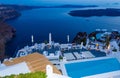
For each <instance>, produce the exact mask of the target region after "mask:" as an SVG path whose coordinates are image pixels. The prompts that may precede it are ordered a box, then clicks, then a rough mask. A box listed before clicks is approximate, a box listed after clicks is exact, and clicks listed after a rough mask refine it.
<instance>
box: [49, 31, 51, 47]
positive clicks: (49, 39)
mask: <svg viewBox="0 0 120 78" xmlns="http://www.w3.org/2000/svg"><path fill="white" fill-rule="evenodd" d="M49 44H50V45H51V44H52V35H51V33H49Z"/></svg>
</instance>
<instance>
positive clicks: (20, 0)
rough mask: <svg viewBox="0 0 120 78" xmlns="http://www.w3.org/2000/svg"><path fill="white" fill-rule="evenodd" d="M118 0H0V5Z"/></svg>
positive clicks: (110, 1)
mask: <svg viewBox="0 0 120 78" xmlns="http://www.w3.org/2000/svg"><path fill="white" fill-rule="evenodd" d="M116 2H119V3H120V0H0V3H7V4H9V3H11V4H28V5H29V4H31V5H38V4H40V5H54V4H55V5H56V4H105V3H116Z"/></svg>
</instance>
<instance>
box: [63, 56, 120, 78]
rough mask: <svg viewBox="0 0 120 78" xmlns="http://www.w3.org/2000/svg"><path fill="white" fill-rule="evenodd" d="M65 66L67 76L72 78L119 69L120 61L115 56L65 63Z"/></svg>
mask: <svg viewBox="0 0 120 78" xmlns="http://www.w3.org/2000/svg"><path fill="white" fill-rule="evenodd" d="M65 68H66V71H67V74H68V76H70V77H72V78H82V77H85V76H90V75H96V74H102V73H107V72H112V71H117V70H120V63H119V62H118V60H117V59H116V58H109V59H102V60H96V61H87V62H77V63H70V64H65Z"/></svg>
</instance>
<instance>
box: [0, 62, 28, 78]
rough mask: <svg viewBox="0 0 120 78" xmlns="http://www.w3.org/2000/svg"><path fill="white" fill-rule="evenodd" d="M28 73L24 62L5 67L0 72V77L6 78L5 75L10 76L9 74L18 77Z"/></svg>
mask: <svg viewBox="0 0 120 78" xmlns="http://www.w3.org/2000/svg"><path fill="white" fill-rule="evenodd" d="M28 72H30V70H29V68H28V66H27V64H26V63H25V62H22V63H19V64H16V65H12V66H6V67H5V68H4V69H1V70H0V76H2V77H3V76H7V75H11V74H15V75H18V74H20V73H23V74H24V73H28Z"/></svg>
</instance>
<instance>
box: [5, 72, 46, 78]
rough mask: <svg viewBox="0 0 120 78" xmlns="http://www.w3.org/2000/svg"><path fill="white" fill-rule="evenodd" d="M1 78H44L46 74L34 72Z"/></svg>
mask: <svg viewBox="0 0 120 78" xmlns="http://www.w3.org/2000/svg"><path fill="white" fill-rule="evenodd" d="M3 78H46V74H45V73H44V72H34V73H26V74H19V75H11V76H5V77H3Z"/></svg>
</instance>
